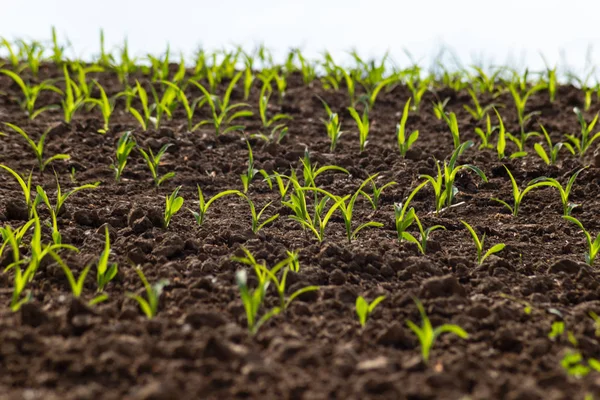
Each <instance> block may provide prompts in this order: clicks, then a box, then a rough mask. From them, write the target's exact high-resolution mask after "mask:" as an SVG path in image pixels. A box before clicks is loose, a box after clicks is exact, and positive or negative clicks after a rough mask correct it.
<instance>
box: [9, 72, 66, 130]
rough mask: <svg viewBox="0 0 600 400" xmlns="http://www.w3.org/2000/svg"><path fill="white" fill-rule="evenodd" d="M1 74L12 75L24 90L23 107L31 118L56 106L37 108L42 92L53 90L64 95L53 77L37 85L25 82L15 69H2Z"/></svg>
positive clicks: (22, 90)
mask: <svg viewBox="0 0 600 400" xmlns="http://www.w3.org/2000/svg"><path fill="white" fill-rule="evenodd" d="M0 74H4V75H6V76H8V77H10V78H11V79H12V80H13V81H14V82H15V83H16V84H17V85H18V86H19V88H20V89H21V92H23V97H24V99H23V101H22V102H21V108H22V109H23V110H25V112H26V113H27V116H28V117H29V119H30V120H33V119H35V118H36V117H38V116H39V115H40V114H41V113H43V112H45V111H48V110H51V109H54V108H56V105H47V106H44V107H40V108H38V109H37V110H36V108H35V103H36V101H37V99H38V97H39V95H40V93H42V92H44V91H52V92H55V93H58V94H59V95H61V96H62V95H63V92H62V90H60V89H59V88H57V87H56V86H55V85H54V82H55V81H54V80H53V79H48V80H45V81H43V82H41V83H39V84H37V85H32V84H31V83H25V81H23V79H22V78H21V77H20V76H19V75H17V74H16V73H14V72H13V71H9V70H7V69H0Z"/></svg>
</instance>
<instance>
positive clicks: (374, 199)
mask: <svg viewBox="0 0 600 400" xmlns="http://www.w3.org/2000/svg"><path fill="white" fill-rule="evenodd" d="M394 185H397V183H396V182H393V181H392V182H388V183H386V184H385V185H383V186H381V187H377V184H376V183H375V179H371V188H372V189H373V193H372V194H371V195H370V196H369V195H368V194H367V193H366V192H365V191H364V190H362V191H361V194H362V195H363V196H365V198H366V199H367V200H369V202H370V203H371V206H372V207H373V210H377V207H379V200H380V199H381V193H382V192H383V191H384V190H385V189H387V188H389V187H391V186H394Z"/></svg>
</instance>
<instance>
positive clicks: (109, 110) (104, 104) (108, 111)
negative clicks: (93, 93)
mask: <svg viewBox="0 0 600 400" xmlns="http://www.w3.org/2000/svg"><path fill="white" fill-rule="evenodd" d="M94 84H95V85H96V87H97V88H98V90H99V91H100V98H99V99H95V98H91V97H90V98H88V99H86V100H85V102H86V103H90V104H93V105H94V106H96V107H98V109H100V113H101V114H102V119H103V120H104V125H103V127H102V128H101V129H99V130H98V133H101V134H106V133H107V132H108V131H109V123H110V117H111V116H112V114H113V112H114V110H115V103H114V102H111V101H110V100H109V99H108V96H107V95H106V91H105V90H104V88H103V87H102V85H100V84H99V83H98V81H94Z"/></svg>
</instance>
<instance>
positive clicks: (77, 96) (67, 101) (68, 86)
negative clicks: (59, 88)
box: [61, 64, 85, 123]
mask: <svg viewBox="0 0 600 400" xmlns="http://www.w3.org/2000/svg"><path fill="white" fill-rule="evenodd" d="M63 74H64V77H65V91H64V97H63V99H62V100H61V106H62V110H63V114H64V120H65V122H66V123H71V120H72V119H73V116H74V115H75V112H76V111H77V110H78V109H79V108H80V107H81V106H83V105H84V104H85V97H84V96H83V93H82V92H81V89H79V87H78V86H77V84H76V83H75V82H73V80H72V79H71V76H70V75H69V70H68V68H67V65H66V64H64V65H63Z"/></svg>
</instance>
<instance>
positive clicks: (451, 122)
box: [443, 112, 460, 149]
mask: <svg viewBox="0 0 600 400" xmlns="http://www.w3.org/2000/svg"><path fill="white" fill-rule="evenodd" d="M443 117H444V121H446V124H448V128H449V129H450V133H451V134H452V142H453V143H454V148H455V149H458V147H459V146H460V131H459V130H458V121H457V119H456V114H454V113H453V112H451V113H450V114H444V116H443Z"/></svg>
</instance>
